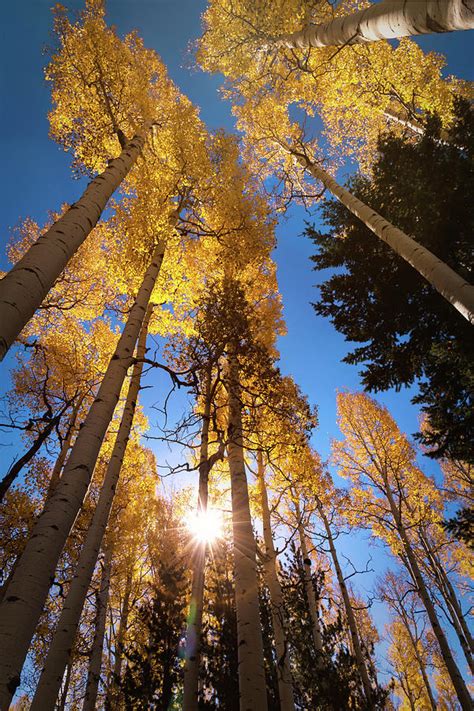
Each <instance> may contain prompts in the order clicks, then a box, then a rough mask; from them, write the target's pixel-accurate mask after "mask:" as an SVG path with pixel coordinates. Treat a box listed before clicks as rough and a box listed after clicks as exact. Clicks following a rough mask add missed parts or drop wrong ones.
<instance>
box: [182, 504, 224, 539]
mask: <svg viewBox="0 0 474 711" xmlns="http://www.w3.org/2000/svg"><path fill="white" fill-rule="evenodd" d="M186 526H187V528H188V529H189V531H190V532H191V534H192V536H193V538H194V539H195V540H196V541H198V542H199V543H213V542H214V541H215V540H217V539H218V538H220V537H221V536H222V513H221V512H220V511H217V510H216V509H208V510H207V511H201V512H199V513H192V514H191V515H190V516H188V517H187V519H186Z"/></svg>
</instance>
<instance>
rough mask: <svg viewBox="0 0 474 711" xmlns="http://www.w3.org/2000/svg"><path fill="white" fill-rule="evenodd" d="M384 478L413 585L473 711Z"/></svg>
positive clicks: (454, 679)
mask: <svg viewBox="0 0 474 711" xmlns="http://www.w3.org/2000/svg"><path fill="white" fill-rule="evenodd" d="M383 477H384V485H385V495H386V497H387V501H388V503H389V506H390V511H391V513H392V516H393V520H394V522H395V525H396V528H397V532H398V535H399V536H400V540H401V543H402V545H403V549H404V551H405V555H406V558H407V561H408V564H409V565H408V570H409V572H410V574H411V576H412V578H413V583H414V585H415V587H416V589H417V592H418V595H419V597H420V599H421V601H422V603H423V605H424V607H425V610H426V613H427V615H428V619H429V621H430V624H431V628H432V630H433V634H434V636H435V637H436V639H437V641H438V644H439V648H440V651H441V656H442V657H443V661H444V663H445V665H446V669H447V671H448V674H449V677H450V679H451V681H452V684H453V686H454V689H455V691H456V695H457V697H458V700H459V703H460V704H461V708H462V709H463V711H472V699H471V695H470V693H469V691H468V689H467V686H466V683H465V682H464V679H463V677H462V675H461V672H460V671H459V668H458V666H457V664H456V662H455V660H454V657H453V654H452V652H451V648H450V646H449V644H448V640H447V639H446V635H445V634H444V631H443V629H442V627H441V624H440V622H439V619H438V615H437V614H436V610H435V607H434V604H433V601H432V600H431V597H430V594H429V592H428V589H427V587H426V584H425V581H424V579H423V576H422V574H421V570H420V567H419V565H418V561H417V560H416V556H415V553H414V551H413V548H412V546H411V543H410V541H409V538H408V536H407V533H406V530H405V527H404V525H403V522H402V520H401V517H400V513H399V509H398V507H397V504H396V503H395V500H394V498H393V495H392V490H391V488H390V484H389V481H388V478H387V476H386V475H383Z"/></svg>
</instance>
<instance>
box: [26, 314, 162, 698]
mask: <svg viewBox="0 0 474 711" xmlns="http://www.w3.org/2000/svg"><path fill="white" fill-rule="evenodd" d="M152 311H153V307H152V306H151V305H149V306H148V308H147V312H146V315H145V318H144V320H143V324H142V328H141V332H140V337H139V339H138V345H137V351H136V359H137V362H136V363H135V365H134V366H133V370H132V375H131V378H130V384H129V388H128V393H127V399H126V402H125V406H124V410H123V414H122V418H121V422H120V427H119V430H118V432H117V436H116V438H115V443H114V447H113V450H112V454H111V457H110V461H109V464H108V467H107V471H106V473H105V477H104V481H103V484H102V487H101V492H100V495H99V500H98V502H97V506H96V508H95V511H94V514H93V517H92V521H91V523H90V526H89V529H88V531H87V534H86V537H85V539H84V543H83V546H82V550H81V554H80V556H79V560H78V562H77V568H76V572H75V575H74V578H73V580H72V583H71V586H70V587H69V590H68V593H67V595H66V599H65V601H64V606H63V609H62V612H61V615H60V618H59V621H58V625H57V628H56V631H55V633H54V635H53V639H52V641H51V645H50V648H49V652H48V656H47V659H46V662H45V666H44V669H43V671H42V674H41V677H40V680H39V682H38V686H37V688H36V692H35V697H34V699H33V703H32V709H43V708H48V707H49V706H52V705H53V704H54V702H55V700H56V698H57V695H58V692H59V688H60V685H61V680H62V678H63V675H64V670H65V668H66V665H67V663H68V657H69V651H70V650H71V649H72V646H73V642H74V637H75V634H76V629H77V626H78V624H79V619H80V616H81V612H82V608H83V606H84V601H85V599H86V595H87V591H88V589H89V586H90V582H91V579H92V575H93V572H94V568H95V565H96V562H97V557H98V555H99V551H100V549H101V545H102V540H103V536H104V533H105V530H106V527H107V523H108V520H109V516H110V511H111V509H112V505H113V501H114V494H115V491H116V488H117V484H118V480H119V476H120V471H121V468H122V463H123V458H124V456H125V451H126V447H127V443H128V440H129V437H130V432H131V428H132V424H133V418H134V415H135V407H136V404H137V400H138V393H139V391H140V383H141V374H142V370H143V359H144V357H145V352H146V337H147V333H148V323H149V320H150V317H151V314H152Z"/></svg>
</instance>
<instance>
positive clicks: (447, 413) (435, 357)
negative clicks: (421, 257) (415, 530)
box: [307, 100, 474, 463]
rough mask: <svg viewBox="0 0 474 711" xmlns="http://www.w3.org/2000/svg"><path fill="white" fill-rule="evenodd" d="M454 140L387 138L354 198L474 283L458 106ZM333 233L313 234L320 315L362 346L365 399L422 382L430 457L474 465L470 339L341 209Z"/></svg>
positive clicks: (472, 148) (467, 117)
mask: <svg viewBox="0 0 474 711" xmlns="http://www.w3.org/2000/svg"><path fill="white" fill-rule="evenodd" d="M456 115H457V120H456V124H455V126H454V127H453V129H452V131H451V134H450V136H449V141H446V140H444V139H445V138H446V137H443V138H441V131H440V123H439V120H438V119H437V118H436V117H432V118H431V119H430V120H429V121H428V125H427V129H426V133H425V134H424V136H422V137H417V138H414V137H413V134H410V135H408V134H407V135H406V137H405V138H400V137H396V136H394V135H392V134H387V135H384V136H382V137H381V139H380V142H379V157H378V159H377V162H376V164H375V166H374V172H373V176H372V178H370V179H369V178H367V177H363V176H360V175H359V176H356V177H355V178H353V179H352V180H351V181H350V189H351V191H352V192H353V193H354V194H355V195H357V197H359V198H360V199H361V200H363V201H364V202H366V203H367V204H369V205H371V206H372V207H373V208H374V209H375V210H377V211H379V212H380V213H381V214H383V215H384V217H386V218H387V219H389V220H390V221H391V222H392V223H393V224H395V225H397V226H398V227H400V228H401V229H403V230H404V231H405V232H407V233H408V234H411V235H413V236H414V238H415V239H416V240H417V241H419V242H420V243H421V244H423V245H424V246H425V247H427V248H428V249H430V250H431V251H432V252H433V253H434V254H436V255H437V256H438V257H440V258H441V259H442V260H443V261H445V262H446V263H447V264H449V265H450V266H451V267H452V268H453V269H454V270H455V271H457V272H458V273H459V274H461V275H462V276H463V277H465V278H466V279H467V280H468V281H470V282H471V283H472V282H473V276H474V267H473V260H472V251H473V250H472V244H473V243H472V234H473V231H474V201H473V199H472V195H473V193H474V168H473V162H472V156H473V154H474V116H473V112H472V110H471V108H470V106H469V104H467V102H465V101H462V100H458V101H457V103H456ZM323 215H324V218H325V220H326V222H327V224H328V226H329V232H328V233H327V234H322V233H319V232H317V231H315V230H314V229H313V228H309V229H308V230H307V234H308V235H309V236H310V237H311V239H312V240H313V241H314V243H315V245H316V247H317V252H316V254H315V255H314V256H313V257H312V259H313V261H314V264H315V269H317V270H323V269H331V270H336V271H335V272H332V273H331V274H330V276H329V277H328V278H326V281H324V282H323V283H322V285H321V287H320V288H321V295H320V298H319V301H318V302H317V303H316V304H314V307H315V309H316V311H317V313H319V314H321V315H323V316H328V317H329V318H331V320H332V322H333V324H334V325H335V327H336V328H337V330H338V331H340V332H341V333H342V334H343V335H344V336H345V337H346V339H347V340H348V341H354V342H356V343H358V344H362V345H358V346H357V347H356V348H354V349H353V350H352V351H351V352H350V353H349V354H348V355H347V356H346V358H345V359H344V360H345V361H346V362H347V363H352V364H363V365H364V369H363V370H362V373H361V374H362V378H363V383H364V386H365V388H366V389H367V390H369V391H380V390H386V389H387V388H390V387H396V388H399V387H401V386H404V385H411V384H412V383H413V382H417V383H418V394H417V395H416V396H415V397H414V402H417V403H420V404H421V406H422V409H423V410H424V411H425V412H426V413H427V414H428V417H429V421H430V426H431V430H430V432H429V433H424V434H423V435H418V437H419V438H420V439H422V440H423V443H424V444H425V445H426V446H428V447H429V448H430V449H432V455H433V456H435V457H439V456H450V457H451V458H455V459H461V460H464V461H467V462H471V463H472V462H474V440H473V438H472V432H473V431H474V407H473V397H472V394H473V391H474V368H473V363H474V338H473V329H472V326H470V325H469V324H468V323H467V322H466V321H465V319H463V318H462V316H460V315H457V314H456V313H454V312H453V311H452V307H451V306H450V305H449V304H448V303H447V302H446V301H445V300H444V299H442V298H441V296H440V295H439V294H438V293H437V292H436V291H435V290H434V289H432V288H431V287H430V285H429V284H428V283H427V282H426V281H424V279H422V278H421V277H420V275H419V274H418V273H417V272H416V271H415V270H414V269H412V268H411V267H410V266H409V265H408V264H407V263H406V262H404V261H403V260H402V259H401V258H400V257H398V256H397V255H396V254H395V253H394V252H393V251H392V250H391V249H390V248H389V247H388V246H387V245H385V243H383V242H381V241H380V240H377V239H376V238H375V237H374V235H373V234H372V233H371V232H370V231H369V230H368V229H367V228H366V227H365V226H364V225H363V224H362V223H361V222H360V221H359V220H358V219H357V218H356V217H354V216H353V215H352V214H351V213H349V212H348V211H347V210H346V208H345V207H343V206H342V205H341V204H340V203H339V202H336V201H329V202H328V203H326V204H325V206H324V208H323Z"/></svg>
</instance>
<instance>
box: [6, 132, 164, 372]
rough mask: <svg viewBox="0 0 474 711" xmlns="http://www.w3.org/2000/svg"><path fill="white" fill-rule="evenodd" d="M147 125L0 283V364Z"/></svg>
mask: <svg viewBox="0 0 474 711" xmlns="http://www.w3.org/2000/svg"><path fill="white" fill-rule="evenodd" d="M150 129H151V124H150V123H147V124H145V125H144V127H143V128H142V130H141V131H140V132H139V133H137V135H136V136H134V138H133V139H132V140H131V141H130V142H129V143H128V144H127V146H126V147H125V148H124V150H123V151H122V153H121V154H120V156H119V157H118V158H114V160H112V161H110V163H109V165H108V166H107V168H106V169H105V170H104V172H103V173H101V174H100V175H98V176H97V177H96V178H94V180H92V182H91V183H89V185H88V186H87V188H86V190H85V191H84V193H83V195H82V197H81V198H80V199H79V200H78V201H77V202H76V203H74V204H73V205H71V207H70V208H69V209H68V211H67V212H66V213H65V214H64V215H63V216H62V217H60V218H59V220H58V221H57V222H55V223H54V225H52V226H51V227H50V228H49V230H48V231H47V232H45V233H44V234H43V235H41V237H40V238H39V239H38V240H37V241H36V242H35V243H34V244H33V245H32V246H31V247H30V248H29V250H28V251H27V253H26V254H25V255H24V256H23V257H22V258H21V259H20V261H19V262H17V263H16V264H15V266H14V267H13V268H12V269H11V270H10V271H9V272H8V274H7V275H6V276H5V277H4V278H3V279H2V280H0V360H2V359H3V358H4V357H5V354H6V353H7V351H8V349H9V348H10V346H11V345H12V343H13V342H14V341H15V339H16V338H17V337H18V336H19V334H20V332H21V331H22V329H23V327H24V326H25V325H26V324H27V323H28V321H29V320H30V318H31V317H32V316H33V314H34V313H35V311H36V310H37V309H38V308H39V306H40V305H41V303H42V301H43V299H44V298H45V296H46V295H47V293H48V292H49V290H50V289H51V288H52V286H53V285H54V283H55V281H56V280H57V278H58V277H59V276H60V274H61V273H62V271H63V269H64V268H65V266H66V264H67V263H68V261H69V260H70V259H71V257H72V256H74V254H75V252H76V251H77V250H78V248H79V247H80V246H81V244H82V243H83V242H84V240H85V239H86V237H87V236H88V234H89V233H90V232H91V230H92V229H93V228H94V227H95V225H96V224H97V221H98V219H99V217H100V216H101V214H102V211H103V210H104V208H105V206H106V204H107V202H108V200H109V198H110V197H111V196H112V194H113V193H114V192H115V190H116V189H117V188H118V186H119V185H120V183H121V182H122V181H123V179H124V178H125V176H126V175H127V173H128V172H129V171H130V169H131V168H132V166H133V164H134V163H135V161H136V160H137V158H138V156H139V155H140V153H141V151H142V148H143V145H144V143H145V139H146V136H147V134H148V132H149V131H150Z"/></svg>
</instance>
